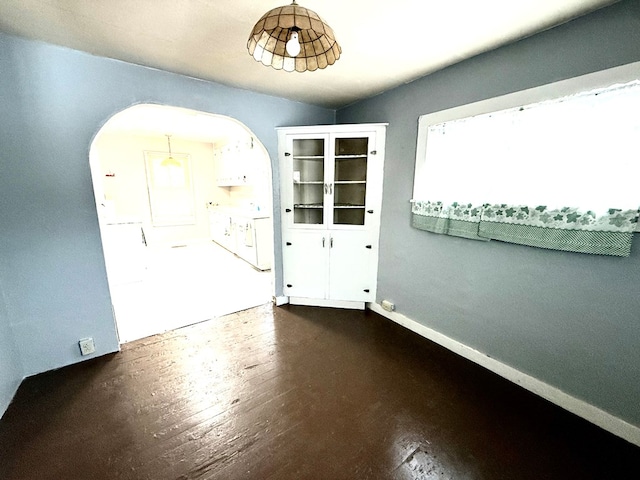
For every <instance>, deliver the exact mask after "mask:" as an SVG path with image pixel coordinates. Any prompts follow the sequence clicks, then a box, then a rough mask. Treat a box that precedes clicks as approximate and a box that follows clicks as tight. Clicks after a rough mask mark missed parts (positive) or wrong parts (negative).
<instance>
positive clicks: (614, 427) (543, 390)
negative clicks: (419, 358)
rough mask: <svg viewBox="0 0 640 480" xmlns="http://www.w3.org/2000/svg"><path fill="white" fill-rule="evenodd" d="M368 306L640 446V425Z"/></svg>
mask: <svg viewBox="0 0 640 480" xmlns="http://www.w3.org/2000/svg"><path fill="white" fill-rule="evenodd" d="M367 307H368V308H369V309H370V310H372V311H374V312H376V313H379V314H380V315H382V316H383V317H386V318H388V319H389V320H392V321H393V322H395V323H397V324H399V325H402V326H403V327H405V328H408V329H409V330H411V331H413V332H415V333H417V334H418V335H421V336H423V337H425V338H427V339H429V340H431V341H433V342H435V343H437V344H438V345H441V346H443V347H444V348H446V349H448V350H450V351H452V352H454V353H457V354H458V355H460V356H462V357H464V358H466V359H467V360H471V361H472V362H474V363H476V364H478V365H480V366H482V367H484V368H486V369H488V370H490V371H492V372H494V373H496V374H498V375H500V376H501V377H503V378H505V379H507V380H509V381H511V382H513V383H515V384H517V385H520V386H521V387H523V388H525V389H527V390H529V391H530V392H532V393H535V394H536V395H538V396H540V397H542V398H544V399H546V400H548V401H550V402H551V403H554V404H555V405H557V406H559V407H561V408H564V409H565V410H568V411H569V412H571V413H573V414H575V415H577V416H579V417H582V418H583V419H585V420H587V421H589V422H591V423H593V424H595V425H597V426H599V427H600V428H602V429H604V430H606V431H608V432H610V433H613V434H614V435H616V436H618V437H620V438H623V439H624V440H626V441H628V442H630V443H633V444H634V445H637V446H640V427H638V426H636V425H632V424H630V423H628V422H625V421H624V420H622V419H620V418H618V417H616V416H614V415H612V414H610V413H608V412H606V411H604V410H602V409H600V408H598V407H596V406H594V405H591V404H590V403H587V402H585V401H584V400H581V399H579V398H576V397H573V396H571V395H569V394H568V393H565V392H563V391H562V390H560V389H558V388H556V387H554V386H552V385H549V384H548V383H545V382H543V381H542V380H539V379H537V378H535V377H532V376H531V375H527V374H526V373H523V372H521V371H520V370H517V369H515V368H513V367H511V366H509V365H507V364H505V363H502V362H500V361H498V360H496V359H494V358H491V357H489V356H488V355H486V354H484V353H482V352H480V351H478V350H474V349H473V348H471V347H469V346H467V345H465V344H463V343H460V342H459V341H457V340H454V339H453V338H450V337H447V336H446V335H443V334H442V333H440V332H437V331H436V330H433V329H432V328H429V327H426V326H424V325H422V324H421V323H418V322H416V321H415V320H412V319H410V318H408V317H406V316H404V315H402V314H400V313H397V312H388V311H386V310H383V308H382V306H380V305H379V304H377V303H368V304H367Z"/></svg>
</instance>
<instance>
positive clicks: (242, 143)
mask: <svg viewBox="0 0 640 480" xmlns="http://www.w3.org/2000/svg"><path fill="white" fill-rule="evenodd" d="M257 156H259V152H257V151H256V149H255V146H254V140H253V137H251V138H249V139H246V140H245V139H242V140H236V141H234V142H232V143H228V144H226V145H224V146H221V147H218V148H216V149H215V150H214V164H215V165H216V185H218V186H219V187H242V186H246V185H251V184H253V183H255V182H256V180H259V178H258V177H259V176H260V175H261V174H262V173H263V172H261V171H259V169H258V168H257V165H256V157H257Z"/></svg>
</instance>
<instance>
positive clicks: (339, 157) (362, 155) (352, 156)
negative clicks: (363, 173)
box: [333, 153, 367, 160]
mask: <svg viewBox="0 0 640 480" xmlns="http://www.w3.org/2000/svg"><path fill="white" fill-rule="evenodd" d="M333 158H335V159H336V160H355V159H358V158H367V154H366V153H363V154H361V155H336V156H335V157H333Z"/></svg>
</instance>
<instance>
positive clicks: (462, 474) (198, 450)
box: [0, 305, 640, 480]
mask: <svg viewBox="0 0 640 480" xmlns="http://www.w3.org/2000/svg"><path fill="white" fill-rule="evenodd" d="M0 478H1V479H2V480H14V479H34V480H35V479H37V480H44V479H56V480H59V479H64V480H66V479H74V480H75V479H80V480H83V479H88V480H89V479H90V480H95V479H141V480H142V479H149V480H164V479H208V478H215V479H323V480H333V479H532V480H533V479H535V480H541V479H581V480H585V479H635V478H640V448H638V447H636V446H633V445H631V444H629V443H627V442H625V441H623V440H620V439H618V438H616V437H614V436H612V435H610V434H608V433H606V432H604V431H602V430H600V429H599V428H597V427H595V426H593V425H591V424H589V423H587V422H585V421H583V420H581V419H579V418H577V417H575V416H573V415H571V414H569V413H567V412H565V411H563V410H561V409H559V408H557V407H555V406H553V405H551V404H549V403H547V402H546V401H544V400H542V399H540V398H538V397H536V396H534V395H532V394H530V393H528V392H526V391H524V390H522V389H521V388H520V387H517V386H516V385H513V384H511V383H509V382H507V381H505V380H503V379H501V378H499V377H497V376H496V375H494V374H492V373H490V372H488V371H486V370H484V369H482V368H480V367H478V366H476V365H474V364H472V363H470V362H468V361H466V360H464V359H462V358H460V357H458V356H456V355H454V354H452V353H450V352H448V351H446V350H444V349H442V348H441V347H439V346H437V345H434V344H433V343H431V342H429V341H427V340H425V339H423V338H421V337H419V336H417V335H415V334H413V333H412V332H409V331H407V330H405V329H403V328H402V327H400V326H398V325H395V324H394V323H392V322H390V321H389V320H386V319H384V318H382V317H380V316H378V315H377V314H375V313H372V312H358V311H347V310H334V309H322V308H311V307H293V306H286V307H279V308H274V307H272V306H270V305H266V306H263V307H258V308H255V309H251V310H247V311H245V312H240V313H237V314H233V315H229V316H227V317H223V318H219V319H215V320H212V321H209V322H205V323H201V324H198V325H194V326H191V327H186V328H183V329H181V330H177V331H174V332H170V333H167V334H163V335H158V336H155V337H150V338H147V339H143V340H139V341H136V342H133V343H130V344H127V345H125V346H123V349H122V352H120V353H118V354H114V355H110V356H106V357H101V358H97V359H93V360H90V361H87V362H83V363H81V364H77V365H73V366H70V367H66V368H63V369H60V370H57V371H53V372H48V373H44V374H41V375H38V376H36V377H32V378H29V379H27V380H25V381H24V382H23V384H22V385H21V387H20V389H19V391H18V393H17V395H16V398H15V399H14V401H13V403H12V404H11V406H10V407H9V409H8V410H7V412H6V413H5V415H4V417H3V418H2V420H0Z"/></svg>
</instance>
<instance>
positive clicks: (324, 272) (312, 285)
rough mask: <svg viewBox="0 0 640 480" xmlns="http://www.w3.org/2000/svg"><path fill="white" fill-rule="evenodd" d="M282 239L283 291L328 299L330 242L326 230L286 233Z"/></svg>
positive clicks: (291, 294) (293, 295) (291, 295)
mask: <svg viewBox="0 0 640 480" xmlns="http://www.w3.org/2000/svg"><path fill="white" fill-rule="evenodd" d="M282 240H283V242H284V247H283V255H282V263H283V279H284V289H283V291H284V294H285V295H287V296H290V297H306V298H326V295H327V283H328V272H329V269H328V262H329V242H330V239H329V235H328V234H327V232H317V231H311V232H309V231H295V232H290V233H287V234H285V235H284V238H283V239H282Z"/></svg>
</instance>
